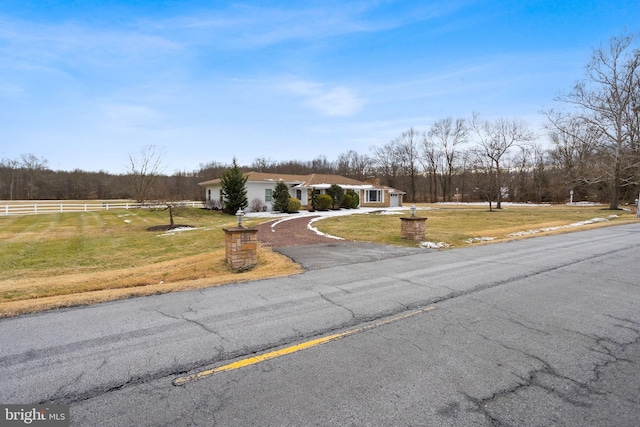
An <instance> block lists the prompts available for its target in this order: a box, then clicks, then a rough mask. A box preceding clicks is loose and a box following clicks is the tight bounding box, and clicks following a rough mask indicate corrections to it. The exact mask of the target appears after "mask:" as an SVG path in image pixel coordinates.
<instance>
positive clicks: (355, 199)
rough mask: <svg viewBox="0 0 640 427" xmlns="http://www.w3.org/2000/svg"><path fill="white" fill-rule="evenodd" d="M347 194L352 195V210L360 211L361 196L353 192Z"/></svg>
mask: <svg viewBox="0 0 640 427" xmlns="http://www.w3.org/2000/svg"><path fill="white" fill-rule="evenodd" d="M347 193H349V194H351V209H358V207H359V206H360V196H359V195H358V193H356V192H355V191H353V190H349V191H347Z"/></svg>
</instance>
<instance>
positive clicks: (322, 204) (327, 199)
mask: <svg viewBox="0 0 640 427" xmlns="http://www.w3.org/2000/svg"><path fill="white" fill-rule="evenodd" d="M316 204H317V206H316V208H317V209H318V210H319V211H328V210H329V209H330V208H331V205H333V198H332V197H331V196H330V195H328V194H320V195H318V197H316Z"/></svg>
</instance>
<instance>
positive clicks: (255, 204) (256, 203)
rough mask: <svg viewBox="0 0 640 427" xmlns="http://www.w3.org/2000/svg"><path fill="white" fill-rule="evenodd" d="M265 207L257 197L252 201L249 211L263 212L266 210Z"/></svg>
mask: <svg viewBox="0 0 640 427" xmlns="http://www.w3.org/2000/svg"><path fill="white" fill-rule="evenodd" d="M264 207H265V205H264V202H263V201H262V200H260V199H259V198H257V197H256V198H255V199H253V200H251V205H249V209H251V212H262V211H263V210H264Z"/></svg>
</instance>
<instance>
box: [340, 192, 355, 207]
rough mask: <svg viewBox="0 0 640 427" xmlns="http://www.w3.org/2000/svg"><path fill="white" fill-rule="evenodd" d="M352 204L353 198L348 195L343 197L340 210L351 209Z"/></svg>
mask: <svg viewBox="0 0 640 427" xmlns="http://www.w3.org/2000/svg"><path fill="white" fill-rule="evenodd" d="M352 203H353V196H352V195H351V194H349V193H347V194H345V195H344V199H342V205H340V207H341V208H347V209H351V204H352Z"/></svg>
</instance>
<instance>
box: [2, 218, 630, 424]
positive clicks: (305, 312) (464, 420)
mask: <svg viewBox="0 0 640 427" xmlns="http://www.w3.org/2000/svg"><path fill="white" fill-rule="evenodd" d="M639 247H640V224H634V225H625V226H617V227H609V228H603V229H598V230H591V231H584V232H578V233H571V234H564V235H557V236H548V237H537V238H534V239H527V240H521V241H517V242H511V243H504V244H493V245H486V246H477V247H470V248H466V249H456V250H449V251H443V252H421V253H415V252H413V251H410V252H407V253H406V254H398V253H394V255H393V257H392V258H389V259H381V257H379V256H378V255H375V256H374V261H367V260H363V259H360V261H361V262H360V263H357V264H344V265H339V266H336V267H324V268H317V269H315V270H311V271H308V272H306V273H304V274H301V275H297V276H292V277H288V278H282V279H272V280H264V281H256V282H248V283H241V284H235V285H229V286H224V287H219V288H210V289H205V290H200V291H190V292H182V293H177V294H170V295H161V296H153V297H145V298H136V299H130V300H126V301H120V302H113V303H106V304H101V305H97V306H92V307H84V308H77V309H69V310H60V311H54V312H48V313H42V314H37V315H30V316H23V317H20V318H13V319H4V320H0V342H2V346H0V375H1V378H2V380H1V381H0V402H1V403H36V402H42V403H68V404H70V405H71V420H72V425H74V426H94V425H95V426H162V425H167V426H183V425H185V426H187V425H193V426H196V425H199V426H213V425H218V426H235V425H238V426H248V425H260V426H268V425H274V426H275V425H277V426H300V425H322V426H327V425H336V426H345V425H356V426H360V425H367V426H370V425H380V426H387V425H394V426H397V425H425V426H448V425H450V426H484V425H486V426H491V425H497V426H501V425H522V426H550V425H567V426H637V425H639V424H640V422H639V421H638V420H640V369H639V367H640V341H639V338H640V286H639V285H638V278H639V277H640V253H639V251H638V249H639ZM342 248H343V250H344V255H343V256H344V257H348V256H349V254H350V252H352V251H353V250H355V249H354V247H353V246H349V245H344V246H342ZM332 249H333V250H338V249H337V248H336V247H332ZM320 338H326V340H327V341H326V342H324V343H317V344H318V345H315V346H312V344H313V342H311V341H312V340H318V339H320ZM310 342H311V343H310ZM306 343H310V344H306ZM306 345H308V346H309V348H304V347H305V346H306ZM297 350H299V351H297ZM274 351H280V352H281V353H288V354H284V355H281V356H279V357H278V354H277V353H274ZM263 354H267V356H265V358H267V359H268V360H264V361H261V362H258V361H256V360H252V359H249V358H250V357H252V356H257V355H258V356H259V355H263ZM231 362H238V364H237V365H239V366H241V365H247V366H244V367H237V368H236V367H235V366H229V368H228V369H229V370H227V371H223V372H214V371H213V370H214V369H216V368H219V367H221V366H225V365H227V364H229V363H231ZM253 362H257V363H254V364H251V363H253ZM198 375H199V377H197V376H198Z"/></svg>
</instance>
